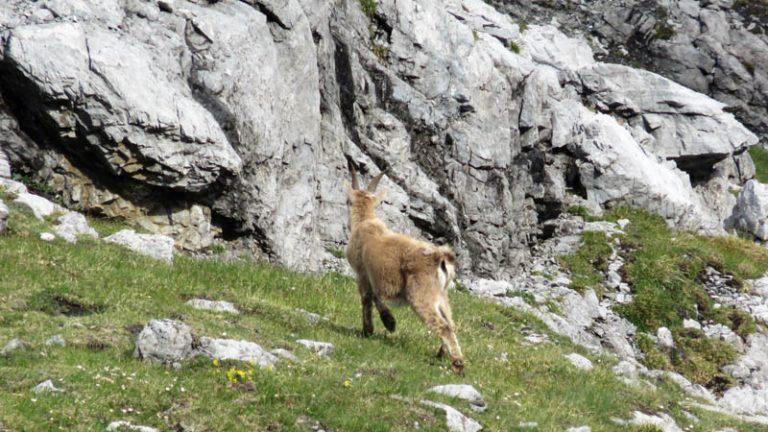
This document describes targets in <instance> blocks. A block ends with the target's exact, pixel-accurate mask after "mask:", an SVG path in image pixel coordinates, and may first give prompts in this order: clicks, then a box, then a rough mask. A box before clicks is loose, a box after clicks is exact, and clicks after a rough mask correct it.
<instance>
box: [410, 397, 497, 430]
mask: <svg viewBox="0 0 768 432" xmlns="http://www.w3.org/2000/svg"><path fill="white" fill-rule="evenodd" d="M421 404H422V405H425V406H428V407H432V408H438V409H441V410H443V411H444V412H445V420H446V423H447V425H448V430H449V431H450V432H478V431H480V430H483V426H482V425H480V423H478V422H477V421H476V420H474V419H471V418H469V417H467V416H465V415H464V414H462V413H461V412H459V410H457V409H456V408H454V407H452V406H450V405H446V404H443V403H439V402H433V401H430V400H423V401H421Z"/></svg>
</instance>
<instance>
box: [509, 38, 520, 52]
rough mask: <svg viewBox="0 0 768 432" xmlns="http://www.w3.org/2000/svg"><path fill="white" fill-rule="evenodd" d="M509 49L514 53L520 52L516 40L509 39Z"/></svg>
mask: <svg viewBox="0 0 768 432" xmlns="http://www.w3.org/2000/svg"><path fill="white" fill-rule="evenodd" d="M509 50H510V51H512V52H513V53H515V54H520V51H521V48H520V45H519V44H518V43H517V42H515V41H513V40H511V41H509Z"/></svg>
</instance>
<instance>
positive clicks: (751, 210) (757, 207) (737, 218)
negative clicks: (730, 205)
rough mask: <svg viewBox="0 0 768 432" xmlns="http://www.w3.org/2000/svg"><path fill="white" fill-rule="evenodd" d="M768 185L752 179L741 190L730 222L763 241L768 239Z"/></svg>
mask: <svg viewBox="0 0 768 432" xmlns="http://www.w3.org/2000/svg"><path fill="white" fill-rule="evenodd" d="M766 217H768V186H766V185H765V184H762V183H760V182H758V181H757V180H750V181H748V182H747V184H746V185H744V189H742V190H741V192H739V198H738V202H737V204H736V207H734V209H733V215H731V218H730V219H729V220H728V224H729V225H731V226H733V227H735V228H737V229H740V230H743V231H744V232H747V233H749V234H751V235H753V236H755V238H757V239H760V240H762V241H766V240H768V225H766Z"/></svg>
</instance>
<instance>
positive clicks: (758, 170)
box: [749, 146, 768, 183]
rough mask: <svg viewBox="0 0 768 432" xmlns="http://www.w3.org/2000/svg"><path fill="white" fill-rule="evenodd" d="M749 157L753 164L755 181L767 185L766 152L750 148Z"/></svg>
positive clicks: (761, 149) (757, 148) (759, 147)
mask: <svg viewBox="0 0 768 432" xmlns="http://www.w3.org/2000/svg"><path fill="white" fill-rule="evenodd" d="M749 156H750V157H751V158H752V162H754V163H755V179H757V181H759V182H760V183H768V150H766V149H764V148H763V147H761V146H752V147H750V148H749Z"/></svg>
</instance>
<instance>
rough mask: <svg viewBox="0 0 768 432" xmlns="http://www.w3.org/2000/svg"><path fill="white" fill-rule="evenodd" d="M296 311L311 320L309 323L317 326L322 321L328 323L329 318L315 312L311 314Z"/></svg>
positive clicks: (300, 310) (302, 310)
mask: <svg viewBox="0 0 768 432" xmlns="http://www.w3.org/2000/svg"><path fill="white" fill-rule="evenodd" d="M296 311H297V312H299V313H300V314H302V315H304V316H305V317H307V320H309V322H310V323H312V324H317V323H319V322H320V321H328V318H326V317H324V316H322V315H319V314H316V313H314V312H309V311H306V310H304V309H296Z"/></svg>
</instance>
